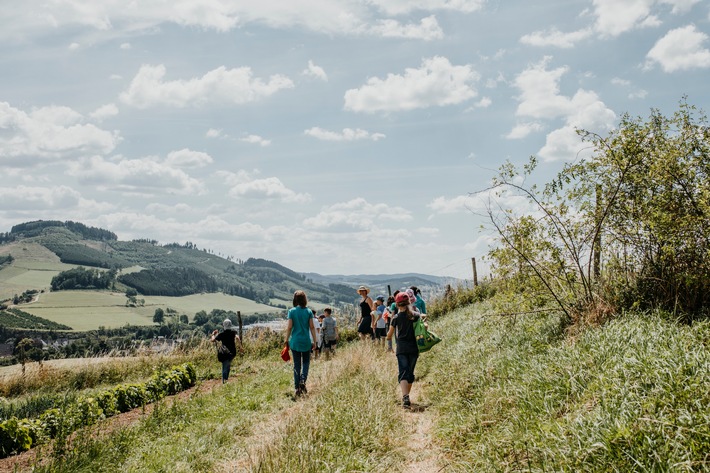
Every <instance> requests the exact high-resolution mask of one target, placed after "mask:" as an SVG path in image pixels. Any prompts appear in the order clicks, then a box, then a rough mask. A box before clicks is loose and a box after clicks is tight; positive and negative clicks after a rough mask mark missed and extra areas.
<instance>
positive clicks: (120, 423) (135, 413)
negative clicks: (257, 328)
mask: <svg viewBox="0 0 710 473" xmlns="http://www.w3.org/2000/svg"><path fill="white" fill-rule="evenodd" d="M221 384H222V381H221V380H220V379H211V380H207V381H204V382H202V383H200V384H198V385H197V386H194V387H192V388H190V389H187V390H185V391H182V392H180V393H178V394H175V395H174V396H168V397H166V398H165V399H164V400H163V401H162V402H166V403H167V404H168V405H172V403H174V402H177V401H183V400H185V399H188V398H189V397H190V396H192V395H193V394H195V393H197V392H209V391H211V390H213V389H215V388H216V387H218V386H221ZM154 408H155V404H148V405H147V406H145V408H143V407H139V408H137V409H133V410H132V411H128V412H124V413H122V414H118V415H115V416H113V417H109V418H108V419H106V420H104V421H102V422H100V423H98V424H97V425H95V426H92V427H90V428H91V429H93V431H94V432H95V433H96V435H97V436H100V435H107V434H110V433H111V432H114V431H116V430H118V429H120V428H122V427H126V426H129V425H131V424H134V423H136V422H138V421H140V420H141V419H144V418H146V417H147V416H149V415H150V413H151V412H153V409H154ZM49 451H51V444H47V445H42V446H40V447H37V448H33V449H31V450H28V451H26V452H22V453H20V454H19V455H13V456H11V457H8V458H3V459H0V473H11V472H22V471H32V469H33V465H35V464H36V463H37V460H38V456H39V454H40V453H41V454H44V455H46V454H47V453H48V452H49ZM40 461H41V460H40Z"/></svg>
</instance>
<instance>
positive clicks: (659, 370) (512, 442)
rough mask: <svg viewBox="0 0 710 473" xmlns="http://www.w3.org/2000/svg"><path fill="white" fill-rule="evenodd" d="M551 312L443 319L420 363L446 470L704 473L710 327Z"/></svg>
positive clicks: (707, 464)
mask: <svg viewBox="0 0 710 473" xmlns="http://www.w3.org/2000/svg"><path fill="white" fill-rule="evenodd" d="M563 326H564V324H563V321H562V320H561V319H560V318H559V316H556V315H539V314H538V315H535V316H527V317H521V318H518V319H517V320H516V321H515V322H513V320H512V319H500V318H481V317H480V316H478V312H476V311H475V310H474V309H473V308H466V309H461V310H459V311H457V312H455V313H453V314H451V315H450V316H449V317H446V318H444V319H442V320H441V321H440V324H439V325H438V326H437V330H438V331H439V332H440V333H441V334H442V336H443V337H444V339H445V343H442V344H440V345H439V346H438V347H437V348H440V349H439V350H437V352H436V357H435V358H428V359H426V362H427V369H428V370H429V376H430V379H433V380H435V382H434V384H433V385H432V387H431V390H430V395H431V397H432V399H433V401H434V403H435V404H437V405H438V408H439V412H440V417H439V419H438V424H437V437H438V440H439V442H440V444H441V446H442V448H443V449H444V451H446V452H447V457H448V461H449V463H450V469H448V470H447V471H518V470H523V471H592V472H593V471H599V472H602V471H604V472H606V471H706V470H710V408H709V407H708V406H710V351H708V341H709V340H710V324H709V323H707V322H705V323H697V324H695V325H694V326H679V325H677V324H675V323H672V322H669V321H667V320H665V319H664V318H663V317H661V316H659V315H645V316H640V315H639V316H636V317H626V318H622V319H618V320H615V321H613V322H610V323H608V324H607V325H605V326H603V327H601V328H596V329H588V330H586V331H584V332H583V333H581V334H580V335H579V336H578V338H576V339H569V338H565V337H564V336H563V334H564V332H563Z"/></svg>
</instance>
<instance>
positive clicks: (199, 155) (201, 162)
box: [165, 148, 214, 168]
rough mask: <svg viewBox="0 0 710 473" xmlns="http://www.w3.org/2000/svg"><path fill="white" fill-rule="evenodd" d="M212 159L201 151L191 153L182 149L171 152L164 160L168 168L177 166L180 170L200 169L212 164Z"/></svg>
mask: <svg viewBox="0 0 710 473" xmlns="http://www.w3.org/2000/svg"><path fill="white" fill-rule="evenodd" d="M213 162H214V161H213V159H212V157H211V156H210V155H209V154H207V153H203V152H202V151H192V150H190V149H187V148H184V149H181V150H179V151H171V152H170V153H168V156H167V158H166V159H165V164H167V165H168V166H177V167H181V168H201V167H204V166H207V165H208V164H212V163H213Z"/></svg>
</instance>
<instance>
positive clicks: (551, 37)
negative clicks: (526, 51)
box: [520, 28, 592, 48]
mask: <svg viewBox="0 0 710 473" xmlns="http://www.w3.org/2000/svg"><path fill="white" fill-rule="evenodd" d="M591 35H592V29H591V28H585V29H582V30H578V31H572V32H571V33H563V32H561V31H559V30H558V29H557V28H552V29H550V30H548V31H536V32H534V33H530V34H526V35H524V36H523V37H522V38H520V42H521V43H523V44H529V45H530V46H555V47H557V48H571V47H574V45H575V44H576V43H578V42H579V41H582V40H585V39H587V38H589V37H590V36H591Z"/></svg>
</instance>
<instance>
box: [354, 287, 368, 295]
mask: <svg viewBox="0 0 710 473" xmlns="http://www.w3.org/2000/svg"><path fill="white" fill-rule="evenodd" d="M360 291H365V292H366V293H368V294H369V293H370V289H369V288H368V287H367V286H360V287H358V288H357V292H360Z"/></svg>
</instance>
